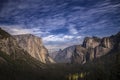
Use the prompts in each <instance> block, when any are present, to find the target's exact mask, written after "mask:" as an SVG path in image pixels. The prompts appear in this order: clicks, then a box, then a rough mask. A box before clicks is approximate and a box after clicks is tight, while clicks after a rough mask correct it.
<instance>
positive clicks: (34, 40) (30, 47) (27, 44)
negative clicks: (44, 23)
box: [14, 34, 55, 63]
mask: <svg viewBox="0 0 120 80" xmlns="http://www.w3.org/2000/svg"><path fill="white" fill-rule="evenodd" d="M14 38H15V39H16V40H17V42H18V44H19V46H20V47H22V48H23V49H24V50H26V51H27V52H28V53H29V54H30V55H31V56H32V57H34V58H35V59H37V60H39V61H41V62H43V63H55V62H54V60H53V59H52V58H51V57H50V56H49V55H48V50H47V49H46V48H45V47H44V45H43V43H42V39H41V38H39V37H37V36H34V35H32V34H24V35H15V36H14Z"/></svg>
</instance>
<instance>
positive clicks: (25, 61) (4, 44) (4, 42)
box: [0, 28, 43, 67]
mask: <svg viewBox="0 0 120 80" xmlns="http://www.w3.org/2000/svg"><path fill="white" fill-rule="evenodd" d="M0 63H5V64H7V63H8V64H11V65H16V66H18V65H19V66H25V65H26V66H32V67H38V66H39V67H40V66H42V65H43V64H42V63H41V62H40V61H38V60H36V59H34V58H33V57H32V56H30V55H29V54H28V52H27V51H25V50H24V49H22V48H21V47H20V46H19V45H18V43H17V41H16V39H15V38H13V36H11V35H10V34H8V33H7V32H5V31H4V30H2V29H1V28H0ZM0 65H1V64H0Z"/></svg>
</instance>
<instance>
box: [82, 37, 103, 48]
mask: <svg viewBox="0 0 120 80" xmlns="http://www.w3.org/2000/svg"><path fill="white" fill-rule="evenodd" d="M100 42H101V39H100V38H98V37H86V38H85V39H84V41H83V45H82V46H83V47H85V48H95V47H96V46H98V45H99V44H100Z"/></svg>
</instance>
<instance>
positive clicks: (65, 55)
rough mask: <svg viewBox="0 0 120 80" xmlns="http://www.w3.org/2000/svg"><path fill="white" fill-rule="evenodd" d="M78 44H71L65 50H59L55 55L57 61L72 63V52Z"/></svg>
mask: <svg viewBox="0 0 120 80" xmlns="http://www.w3.org/2000/svg"><path fill="white" fill-rule="evenodd" d="M75 47H76V46H70V47H67V48H65V49H64V50H59V51H58V54H57V55H56V57H55V61H56V62H59V63H70V62H71V57H72V54H73V53H74V51H75Z"/></svg>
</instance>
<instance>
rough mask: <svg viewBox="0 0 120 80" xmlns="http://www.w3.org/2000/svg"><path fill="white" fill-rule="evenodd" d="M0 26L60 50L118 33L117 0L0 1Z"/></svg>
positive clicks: (119, 18) (119, 29)
mask: <svg viewBox="0 0 120 80" xmlns="http://www.w3.org/2000/svg"><path fill="white" fill-rule="evenodd" d="M0 27H2V28H3V29H5V30H7V31H8V32H9V33H11V34H13V35H17V34H27V33H31V34H35V35H36V36H39V37H42V39H43V42H44V44H45V45H46V46H47V47H48V48H61V47H62V48H63V47H66V46H69V45H74V44H78V43H81V42H82V40H83V38H84V37H86V36H99V37H103V36H108V35H111V34H115V33H117V32H118V31H120V0H0Z"/></svg>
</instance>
